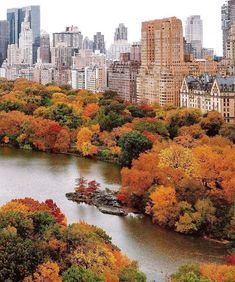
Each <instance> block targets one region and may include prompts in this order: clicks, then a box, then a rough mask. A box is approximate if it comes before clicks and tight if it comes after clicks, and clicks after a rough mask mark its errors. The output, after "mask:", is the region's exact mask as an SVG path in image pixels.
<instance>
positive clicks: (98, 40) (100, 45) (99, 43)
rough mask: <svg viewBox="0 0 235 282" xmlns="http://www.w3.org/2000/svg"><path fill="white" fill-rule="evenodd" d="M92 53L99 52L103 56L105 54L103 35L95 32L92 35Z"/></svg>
mask: <svg viewBox="0 0 235 282" xmlns="http://www.w3.org/2000/svg"><path fill="white" fill-rule="evenodd" d="M93 51H94V52H95V51H100V53H103V54H105V53H106V48H105V42H104V35H103V34H102V33H101V32H97V33H96V34H95V35H94V42H93Z"/></svg>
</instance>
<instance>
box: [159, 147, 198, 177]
mask: <svg viewBox="0 0 235 282" xmlns="http://www.w3.org/2000/svg"><path fill="white" fill-rule="evenodd" d="M196 166H197V164H196V161H195V159H194V157H193V154H192V151H191V150H190V149H187V148H184V147H182V146H180V145H171V146H169V147H168V148H166V149H163V150H162V151H161V152H160V154H159V167H161V168H164V167H171V168H174V169H175V170H181V171H182V172H184V173H185V175H187V176H193V175H194V174H195V171H196Z"/></svg>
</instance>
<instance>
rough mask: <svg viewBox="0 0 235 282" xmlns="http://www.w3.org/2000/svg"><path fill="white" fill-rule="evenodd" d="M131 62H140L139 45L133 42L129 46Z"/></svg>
mask: <svg viewBox="0 0 235 282" xmlns="http://www.w3.org/2000/svg"><path fill="white" fill-rule="evenodd" d="M130 56H131V57H130V59H131V61H136V62H141V43H140V42H134V43H133V44H132V45H131V55H130Z"/></svg>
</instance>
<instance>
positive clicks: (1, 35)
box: [0, 21, 9, 66]
mask: <svg viewBox="0 0 235 282" xmlns="http://www.w3.org/2000/svg"><path fill="white" fill-rule="evenodd" d="M8 43H9V33H8V22H7V21H0V66H1V65H2V63H3V61H4V60H5V59H6V58H7V46H8Z"/></svg>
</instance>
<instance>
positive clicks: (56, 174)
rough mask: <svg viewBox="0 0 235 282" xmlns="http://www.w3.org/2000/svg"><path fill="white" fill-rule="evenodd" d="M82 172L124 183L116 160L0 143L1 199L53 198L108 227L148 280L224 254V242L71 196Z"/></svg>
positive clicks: (73, 215) (72, 216) (72, 214)
mask: <svg viewBox="0 0 235 282" xmlns="http://www.w3.org/2000/svg"><path fill="white" fill-rule="evenodd" d="M80 175H83V176H84V177H86V178H87V179H89V180H92V179H96V180H97V181H98V182H100V183H101V185H102V187H109V188H111V189H117V188H118V187H119V185H120V178H119V177H120V170H119V168H118V166H115V165H112V164H107V163H103V162H99V161H92V160H84V159H79V158H76V157H73V156H64V155H49V154H46V153H39V152H27V151H26V152H24V151H20V150H13V149H9V148H0V204H3V203H5V202H7V201H9V200H11V199H12V198H24V197H32V198H35V199H38V200H40V201H41V200H45V199H48V198H52V199H53V200H54V201H55V202H57V204H58V206H59V207H60V208H61V209H62V211H63V212H64V213H65V214H66V216H67V218H68V221H69V222H70V223H72V222H78V221H80V220H85V221H87V222H88V223H90V224H94V225H98V226H100V227H101V228H103V229H104V230H106V231H107V233H108V234H109V235H110V236H111V237H112V238H113V242H114V244H116V245H117V246H119V247H120V248H121V249H122V250H123V252H124V253H126V254H128V256H130V257H131V258H132V259H135V260H138V261H139V263H140V266H141V269H143V271H145V272H146V273H147V274H148V278H149V280H150V279H152V280H153V279H155V280H156V281H158V282H161V281H164V280H165V276H166V274H168V273H171V272H172V271H174V270H175V269H176V268H177V267H178V266H179V265H181V264H183V263H189V262H200V261H211V262H216V261H221V260H222V258H223V255H225V253H226V251H225V248H224V247H223V246H220V245H217V244H214V243H212V242H207V241H205V240H201V239H196V238H193V237H186V236H183V235H180V234H176V233H173V232H170V231H167V230H164V229H161V228H159V227H156V226H154V225H153V224H152V223H151V221H150V220H149V218H146V217H137V216H128V217H126V218H122V217H116V216H110V215H104V214H102V213H100V212H99V211H98V210H97V209H96V208H95V207H89V206H86V205H80V206H78V205H77V204H76V203H73V202H70V201H68V200H67V199H66V197H65V193H67V192H71V191H72V190H73V188H74V185H75V179H76V178H78V177H79V176H80Z"/></svg>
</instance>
